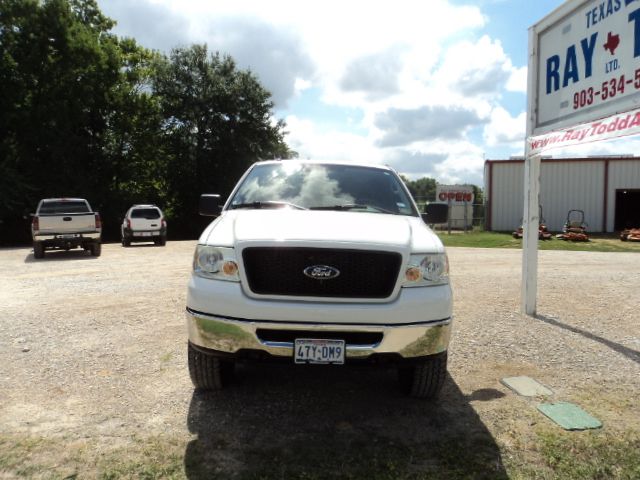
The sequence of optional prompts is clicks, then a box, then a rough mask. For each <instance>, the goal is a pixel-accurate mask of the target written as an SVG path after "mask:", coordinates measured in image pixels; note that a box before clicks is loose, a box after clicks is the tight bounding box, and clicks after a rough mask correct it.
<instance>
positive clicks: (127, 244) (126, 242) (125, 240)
mask: <svg viewBox="0 0 640 480" xmlns="http://www.w3.org/2000/svg"><path fill="white" fill-rule="evenodd" d="M122 246H123V247H130V246H131V240H130V239H128V238H126V237H123V238H122Z"/></svg>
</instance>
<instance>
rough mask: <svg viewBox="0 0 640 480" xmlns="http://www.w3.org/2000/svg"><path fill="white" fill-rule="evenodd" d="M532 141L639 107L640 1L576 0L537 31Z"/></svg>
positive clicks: (555, 13) (540, 25) (550, 17)
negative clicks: (538, 136)
mask: <svg viewBox="0 0 640 480" xmlns="http://www.w3.org/2000/svg"><path fill="white" fill-rule="evenodd" d="M532 29H533V31H534V34H535V35H536V38H537V41H536V42H535V43H534V45H533V47H534V48H535V51H534V52H532V55H534V56H535V59H536V61H535V70H536V72H535V75H536V78H535V82H536V88H535V91H534V94H535V96H536V98H535V109H536V116H535V122H534V125H533V127H534V128H533V135H534V136H537V135H539V134H543V133H546V132H549V131H551V130H557V129H561V128H563V127H567V126H572V125H577V124H582V123H586V122H591V121H593V120H595V119H600V118H604V117H607V116H610V115H613V114H616V113H620V112H626V111H629V110H632V109H635V108H638V107H640V0H593V1H585V0H572V1H568V2H566V3H565V4H563V5H562V6H561V7H559V8H558V9H557V10H556V11H554V12H553V13H551V14H550V15H549V16H547V17H546V18H545V19H543V20H542V21H541V22H539V23H538V24H536V25H535V26H534V27H532Z"/></svg>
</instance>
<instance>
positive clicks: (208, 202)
mask: <svg viewBox="0 0 640 480" xmlns="http://www.w3.org/2000/svg"><path fill="white" fill-rule="evenodd" d="M221 209H222V205H220V195H218V194H214V193H205V194H203V195H200V208H199V213H200V215H202V216H205V217H215V216H217V215H220V211H221Z"/></svg>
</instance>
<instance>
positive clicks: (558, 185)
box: [540, 161, 604, 232]
mask: <svg viewBox="0 0 640 480" xmlns="http://www.w3.org/2000/svg"><path fill="white" fill-rule="evenodd" d="M540 204H541V205H542V216H543V217H544V218H545V220H546V221H547V227H548V228H549V230H551V231H554V232H558V231H560V230H562V226H563V225H564V223H565V221H566V220H567V213H568V212H569V210H582V211H584V215H585V217H584V220H585V222H586V223H587V225H588V227H587V231H590V232H601V231H602V221H603V204H604V162H580V161H570V162H547V163H545V162H544V161H543V162H542V168H541V175H540Z"/></svg>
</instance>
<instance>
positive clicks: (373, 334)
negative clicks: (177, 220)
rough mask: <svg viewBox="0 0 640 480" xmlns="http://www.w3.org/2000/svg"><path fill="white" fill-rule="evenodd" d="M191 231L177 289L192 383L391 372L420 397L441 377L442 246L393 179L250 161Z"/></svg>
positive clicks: (386, 173) (447, 308) (446, 296)
mask: <svg viewBox="0 0 640 480" xmlns="http://www.w3.org/2000/svg"><path fill="white" fill-rule="evenodd" d="M218 198H219V196H218V195H203V196H202V197H201V204H200V213H201V214H203V215H211V216H217V218H216V219H215V220H214V221H213V222H212V223H211V224H210V225H209V226H208V227H207V228H206V230H205V231H204V232H203V233H202V235H201V237H200V239H199V241H198V245H197V247H196V251H195V256H194V260H193V272H192V275H191V279H190V281H189V286H188V295H187V308H186V317H187V324H188V332H189V342H188V359H189V362H188V363H189V371H190V376H191V380H192V382H193V384H194V385H195V387H196V388H198V389H202V390H215V389H220V388H222V387H224V386H225V385H227V384H228V383H229V382H231V381H232V379H233V374H234V367H235V362H236V361H239V360H242V361H244V360H255V361H269V360H281V361H287V362H291V363H292V364H293V363H295V364H324V365H340V364H344V363H351V362H369V363H371V364H374V365H382V366H384V365H387V366H389V365H391V366H395V367H398V373H399V381H400V385H401V387H402V388H403V390H404V391H405V392H406V393H407V394H410V395H412V396H416V397H426V398H433V397H436V396H437V395H438V393H439V391H440V389H441V388H442V385H443V383H444V381H445V378H446V367H447V348H448V344H449V338H450V335H451V326H452V293H451V287H450V284H449V266H448V260H447V255H446V253H445V250H444V247H443V245H442V243H441V242H440V240H439V239H438V237H437V236H436V235H435V234H434V233H433V232H432V231H431V229H430V228H429V227H428V226H427V225H426V224H425V218H424V217H423V216H421V215H420V214H419V213H418V209H417V207H416V205H415V203H414V201H413V199H412V198H411V195H410V194H409V192H408V191H407V189H406V187H405V185H404V184H403V182H402V181H401V179H400V178H399V177H398V175H397V174H396V173H395V172H394V171H393V170H392V169H390V168H388V167H382V166H367V165H356V164H353V163H334V162H329V163H326V162H325V163H323V162H311V161H297V160H285V161H268V162H259V163H256V164H254V165H253V166H252V167H251V168H250V169H249V170H248V171H247V173H245V175H244V176H243V177H242V179H241V180H240V182H239V183H238V185H237V186H236V187H235V189H234V190H233V192H232V194H231V195H230V197H229V199H228V200H227V201H226V203H225V204H224V206H222V207H221V206H220V205H219V204H218V202H217V200H218Z"/></svg>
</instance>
